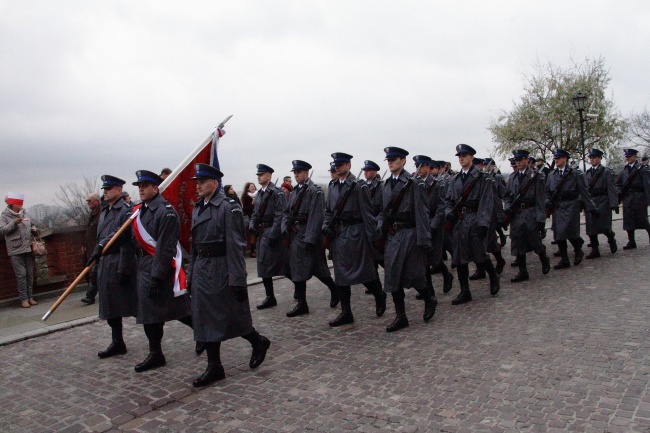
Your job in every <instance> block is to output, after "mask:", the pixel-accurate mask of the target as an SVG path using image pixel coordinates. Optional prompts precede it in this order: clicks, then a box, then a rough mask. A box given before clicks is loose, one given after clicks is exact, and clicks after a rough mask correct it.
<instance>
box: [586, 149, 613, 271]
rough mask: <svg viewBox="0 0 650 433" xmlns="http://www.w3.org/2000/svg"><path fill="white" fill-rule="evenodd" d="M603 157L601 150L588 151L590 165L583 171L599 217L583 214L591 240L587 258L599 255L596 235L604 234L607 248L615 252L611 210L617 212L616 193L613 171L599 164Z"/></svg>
mask: <svg viewBox="0 0 650 433" xmlns="http://www.w3.org/2000/svg"><path fill="white" fill-rule="evenodd" d="M602 159H603V152H602V151H600V150H598V149H591V150H590V151H589V163H590V164H591V167H590V168H589V169H588V170H587V173H585V178H586V181H587V185H588V189H589V195H590V196H591V198H592V200H593V201H594V204H595V205H596V209H597V210H598V212H600V217H599V218H594V217H593V216H591V214H590V213H587V214H586V215H585V220H586V226H587V236H589V241H590V242H591V252H590V253H589V254H587V257H585V258H587V259H595V258H597V257H600V250H599V248H598V246H599V244H598V235H599V234H604V235H605V236H606V237H607V241H608V242H609V250H610V251H611V253H612V254H614V253H615V252H616V250H617V249H618V246H617V245H616V238H615V237H614V232H613V231H612V211H615V212H616V213H618V212H619V207H618V194H617V190H616V182H615V181H614V171H613V170H612V169H611V168H609V167H604V166H602V165H601V164H600V162H601V161H602Z"/></svg>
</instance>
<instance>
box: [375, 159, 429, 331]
mask: <svg viewBox="0 0 650 433" xmlns="http://www.w3.org/2000/svg"><path fill="white" fill-rule="evenodd" d="M384 152H385V153H386V161H388V169H389V170H390V172H391V176H389V177H388V178H387V179H386V180H384V184H383V186H382V203H383V209H382V211H381V213H380V214H379V216H378V218H377V228H378V230H379V231H381V232H382V235H383V234H384V233H386V236H385V248H384V271H385V272H384V290H385V291H386V292H388V293H390V294H391V295H392V297H393V303H394V304H395V312H396V317H395V320H393V323H391V324H390V325H388V327H387V328H386V332H395V331H398V330H400V329H402V328H406V327H407V326H409V322H408V318H407V317H406V306H405V304H404V298H405V296H404V288H410V287H414V288H415V289H416V290H417V291H418V292H419V293H420V294H421V295H422V296H423V298H424V314H423V319H424V321H425V322H426V321H429V320H430V319H431V318H432V317H433V314H434V313H435V307H436V305H435V303H434V298H433V296H432V295H431V293H429V291H428V288H427V279H426V273H427V270H426V257H427V254H428V252H429V251H430V250H431V249H432V247H431V230H430V229H429V206H428V198H427V191H426V185H425V183H424V181H422V179H417V178H415V177H411V176H410V175H409V173H408V172H407V171H406V170H404V165H405V164H406V156H407V155H408V152H407V151H406V150H404V149H400V148H399V147H387V148H385V149H384Z"/></svg>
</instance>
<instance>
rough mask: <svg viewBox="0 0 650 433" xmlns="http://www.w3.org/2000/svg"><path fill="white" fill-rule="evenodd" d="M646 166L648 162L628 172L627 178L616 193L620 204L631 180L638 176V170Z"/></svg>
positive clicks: (630, 185)
mask: <svg viewBox="0 0 650 433" xmlns="http://www.w3.org/2000/svg"><path fill="white" fill-rule="evenodd" d="M647 166H648V162H647V161H646V162H644V163H642V164H641V165H639V166H638V167H636V168H635V169H634V171H633V172H632V173H631V174H630V177H628V178H627V180H626V181H625V183H624V184H623V186H622V187H621V192H620V193H618V203H619V204H621V203H622V202H623V199H624V198H625V196H626V195H627V192H628V190H629V189H630V188H631V187H632V182H634V180H635V179H636V177H637V176H638V174H639V172H640V171H641V170H643V168H644V167H647Z"/></svg>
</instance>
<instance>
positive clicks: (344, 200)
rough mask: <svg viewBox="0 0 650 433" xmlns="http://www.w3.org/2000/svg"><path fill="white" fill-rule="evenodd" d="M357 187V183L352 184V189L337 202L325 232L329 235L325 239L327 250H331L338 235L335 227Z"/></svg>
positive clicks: (324, 244)
mask: <svg viewBox="0 0 650 433" xmlns="http://www.w3.org/2000/svg"><path fill="white" fill-rule="evenodd" d="M356 186H357V182H352V185H351V186H350V188H348V189H347V191H345V192H344V193H343V195H342V196H341V197H340V198H339V200H338V201H337V202H336V208H335V209H334V213H333V214H332V218H330V220H329V222H328V223H327V227H325V230H323V231H324V232H325V233H328V234H326V235H325V238H324V239H323V247H325V248H327V249H329V248H330V244H331V243H332V238H334V235H335V234H336V233H335V232H334V227H335V226H336V224H337V223H338V220H339V218H340V217H341V213H343V209H345V205H346V204H347V202H348V198H350V194H352V190H354V187H356Z"/></svg>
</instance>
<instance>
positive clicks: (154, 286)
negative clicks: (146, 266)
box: [149, 277, 162, 299]
mask: <svg viewBox="0 0 650 433" xmlns="http://www.w3.org/2000/svg"><path fill="white" fill-rule="evenodd" d="M161 292H162V281H161V280H159V279H158V278H153V277H152V278H151V282H149V298H150V299H154V298H157V297H158V296H160V293H161Z"/></svg>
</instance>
